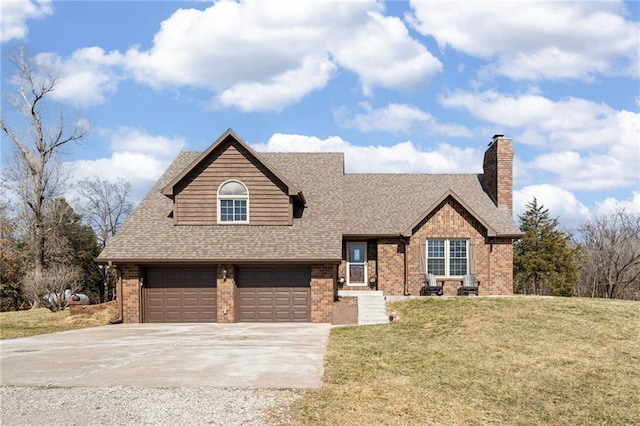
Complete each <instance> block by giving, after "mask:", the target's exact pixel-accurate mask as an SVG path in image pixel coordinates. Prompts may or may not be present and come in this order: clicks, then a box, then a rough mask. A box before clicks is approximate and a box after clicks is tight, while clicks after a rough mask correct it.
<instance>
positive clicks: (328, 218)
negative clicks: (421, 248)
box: [98, 152, 521, 263]
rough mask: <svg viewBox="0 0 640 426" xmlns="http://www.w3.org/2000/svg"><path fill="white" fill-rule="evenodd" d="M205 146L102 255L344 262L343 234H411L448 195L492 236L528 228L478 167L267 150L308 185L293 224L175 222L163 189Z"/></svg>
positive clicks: (179, 163) (186, 159)
mask: <svg viewBox="0 0 640 426" xmlns="http://www.w3.org/2000/svg"><path fill="white" fill-rule="evenodd" d="M201 156H202V154H201V153H194V152H184V153H181V154H180V155H179V156H178V158H177V159H176V160H175V161H174V162H173V163H172V164H171V166H170V167H169V168H168V170H167V171H166V172H165V174H164V175H163V176H162V177H161V178H160V180H159V181H158V182H157V183H156V185H155V186H154V187H153V189H152V190H151V191H150V192H149V194H147V196H146V197H145V198H144V200H143V201H142V202H141V203H140V205H139V206H138V207H137V209H136V210H135V212H134V213H133V214H132V215H131V217H130V218H129V219H128V220H127V222H126V223H125V225H124V226H123V227H122V229H120V231H119V232H118V233H117V235H116V236H115V237H114V238H113V240H112V241H111V242H110V244H109V245H108V246H107V247H106V248H105V249H104V250H103V252H102V253H101V254H100V256H99V258H98V260H99V261H114V262H122V261H127V262H136V261H137V262H146V263H153V262H176V263H178V262H180V263H184V262H203V263H204V262H207V263H223V262H226V261H229V262H231V261H233V262H234V263H239V262H247V263H256V262H272V261H273V262H276V261H277V262H306V263H310V262H338V261H339V260H340V259H341V257H342V238H343V236H357V235H360V236H391V235H395V236H399V235H401V234H404V235H407V234H411V230H412V229H413V227H414V226H415V225H416V224H417V223H419V222H420V221H421V220H422V219H424V217H425V216H426V215H427V214H429V212H430V211H431V210H432V209H433V208H435V207H436V206H437V205H438V203H439V202H440V201H442V200H443V199H444V198H446V197H448V196H452V197H453V198H454V199H456V200H457V201H458V202H459V203H460V204H461V205H462V206H463V207H464V208H466V209H467V210H469V212H470V213H471V214H472V215H473V216H475V217H476V218H477V219H478V221H479V222H480V223H481V224H483V225H484V226H485V227H486V228H487V232H488V235H489V236H491V235H496V236H508V237H509V236H511V237H516V236H519V235H521V232H520V230H519V229H518V227H517V226H516V224H515V223H514V221H513V219H512V218H511V216H510V215H509V213H508V211H507V210H505V209H500V208H498V207H496V205H495V204H494V202H493V201H492V199H491V197H490V196H489V194H488V193H487V190H486V187H485V186H484V184H483V177H482V175H478V174H440V175H426V174H345V173H344V157H343V155H342V154H340V153H262V154H261V155H260V158H261V159H262V160H264V162H265V163H268V164H269V166H270V167H271V168H272V170H274V171H277V172H278V176H279V177H280V176H281V177H282V179H286V182H287V183H288V184H289V185H291V187H292V188H296V190H300V191H302V192H304V194H305V198H306V202H307V207H306V208H305V211H304V213H303V215H302V217H301V218H296V219H294V221H293V225H291V226H252V225H233V226H215V225H213V226H175V225H174V224H173V219H172V218H171V212H172V206H173V204H172V201H171V200H170V199H169V198H167V197H165V196H163V195H162V190H163V188H167V187H168V186H170V185H171V184H172V183H175V182H176V180H179V176H183V175H184V173H183V172H184V170H185V168H187V167H189V165H190V164H193V162H194V160H197V159H198V158H201Z"/></svg>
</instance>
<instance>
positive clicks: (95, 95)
mask: <svg viewBox="0 0 640 426" xmlns="http://www.w3.org/2000/svg"><path fill="white" fill-rule="evenodd" d="M35 60H36V61H37V62H39V63H40V64H42V65H43V66H47V67H55V68H56V69H57V70H59V71H60V73H61V78H60V79H59V81H58V83H57V84H56V90H55V91H53V92H52V93H51V95H52V97H53V98H55V99H58V100H64V101H66V102H68V103H70V104H72V105H76V106H82V107H86V106H89V105H99V104H102V103H103V102H104V101H105V99H106V95H107V94H112V93H114V92H115V91H116V90H117V87H118V83H119V82H120V80H122V79H123V76H122V75H121V73H120V72H119V67H120V66H121V65H122V55H121V54H120V53H118V52H116V51H114V52H109V53H105V52H104V50H102V49H101V48H99V47H87V48H82V49H78V50H76V51H75V52H73V54H72V55H71V57H69V58H68V59H63V58H61V57H60V56H58V55H57V54H53V53H41V54H38V55H36V57H35Z"/></svg>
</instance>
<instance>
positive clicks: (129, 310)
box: [118, 264, 142, 323]
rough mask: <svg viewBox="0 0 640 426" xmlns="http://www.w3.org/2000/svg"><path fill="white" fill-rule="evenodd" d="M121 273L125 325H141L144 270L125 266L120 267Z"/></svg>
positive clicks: (136, 266) (134, 266)
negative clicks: (141, 283) (141, 280)
mask: <svg viewBox="0 0 640 426" xmlns="http://www.w3.org/2000/svg"><path fill="white" fill-rule="evenodd" d="M120 271H121V272H120V277H121V280H122V298H121V300H122V321H123V322H124V323H139V322H140V302H141V301H140V297H141V294H140V293H141V291H140V290H141V288H140V278H141V277H142V268H141V267H140V266H139V265H133V264H125V265H120ZM118 297H120V295H118Z"/></svg>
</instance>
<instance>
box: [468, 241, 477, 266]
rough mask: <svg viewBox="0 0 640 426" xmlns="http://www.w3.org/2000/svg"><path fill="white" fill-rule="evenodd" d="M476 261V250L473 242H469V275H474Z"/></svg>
mask: <svg viewBox="0 0 640 426" xmlns="http://www.w3.org/2000/svg"><path fill="white" fill-rule="evenodd" d="M477 260H478V250H477V247H476V244H475V243H474V242H473V240H470V241H469V273H470V274H476V273H477V269H476V263H477Z"/></svg>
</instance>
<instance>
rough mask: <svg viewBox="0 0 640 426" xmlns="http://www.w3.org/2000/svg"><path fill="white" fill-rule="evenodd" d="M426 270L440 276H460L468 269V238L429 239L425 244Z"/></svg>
mask: <svg viewBox="0 0 640 426" xmlns="http://www.w3.org/2000/svg"><path fill="white" fill-rule="evenodd" d="M426 250H427V253H426V257H427V272H428V273H431V274H434V275H437V276H441V277H460V276H462V275H465V274H467V273H468V271H469V240H465V239H444V238H441V239H430V240H427V246H426Z"/></svg>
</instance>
